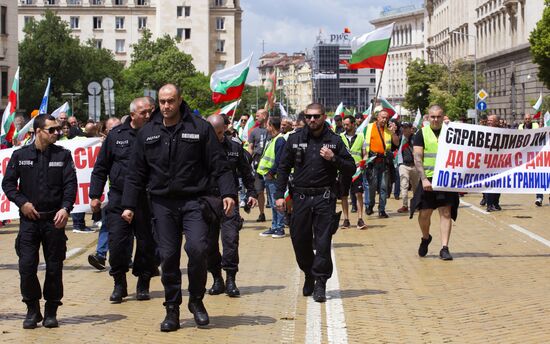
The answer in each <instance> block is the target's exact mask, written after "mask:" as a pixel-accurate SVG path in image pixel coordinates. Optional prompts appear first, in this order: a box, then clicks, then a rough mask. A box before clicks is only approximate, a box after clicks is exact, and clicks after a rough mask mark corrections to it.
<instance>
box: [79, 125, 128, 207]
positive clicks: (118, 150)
mask: <svg viewBox="0 0 550 344" xmlns="http://www.w3.org/2000/svg"><path fill="white" fill-rule="evenodd" d="M130 122H131V119H130V118H129V117H128V119H127V120H126V121H125V122H124V123H122V124H120V125H117V126H116V127H114V128H113V129H111V131H110V132H109V134H108V135H107V137H106V138H105V141H104V142H103V145H102V146H101V150H100V151H99V155H98V157H97V160H96V162H95V165H94V169H93V171H92V175H91V177H90V193H89V194H90V199H95V198H98V199H99V198H100V197H101V195H102V194H103V189H104V187H105V183H106V182H107V177H109V189H110V190H115V191H117V192H120V193H122V192H123V190H124V181H125V179H126V175H127V173H128V166H129V165H130V156H131V153H132V147H133V145H134V142H135V140H136V135H137V130H136V129H134V128H132V126H131V125H130Z"/></svg>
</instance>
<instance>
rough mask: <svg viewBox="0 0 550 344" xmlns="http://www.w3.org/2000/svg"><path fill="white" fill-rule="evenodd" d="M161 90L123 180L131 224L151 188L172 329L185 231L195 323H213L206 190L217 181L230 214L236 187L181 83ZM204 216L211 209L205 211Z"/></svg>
mask: <svg viewBox="0 0 550 344" xmlns="http://www.w3.org/2000/svg"><path fill="white" fill-rule="evenodd" d="M158 94H159V98H158V99H159V105H160V106H159V108H158V109H157V110H155V112H153V114H152V115H151V120H150V121H149V122H148V123H147V124H145V126H143V128H142V129H141V130H140V131H139V132H138V134H137V136H136V141H135V144H134V149H133V153H132V157H131V159H130V165H129V169H128V170H129V171H128V172H129V173H128V175H127V177H126V181H125V185H124V194H123V197H122V205H123V209H125V210H124V212H123V213H122V217H123V219H124V220H126V221H127V222H132V221H133V219H134V214H137V213H138V212H139V211H140V209H139V207H138V204H137V200H138V199H139V195H140V194H142V193H143V192H145V190H146V189H147V190H148V191H149V193H150V198H151V210H152V212H153V219H154V220H153V221H154V228H155V240H156V243H157V246H158V253H159V255H160V259H161V262H162V284H163V286H164V294H165V302H164V306H165V307H166V317H165V319H164V321H163V322H162V323H161V325H160V329H161V331H163V332H168V331H176V330H177V329H179V328H180V322H179V315H180V313H179V306H180V304H181V303H182V292H181V270H180V257H181V245H182V241H183V237H182V235H184V236H185V251H186V253H187V256H188V258H189V260H188V264H187V276H188V278H189V303H188V308H189V311H190V312H191V313H193V315H194V318H195V322H196V324H197V325H199V326H205V325H207V324H208V323H209V322H210V319H209V317H208V313H207V312H206V309H205V307H204V304H203V302H202V299H203V297H204V294H205V292H206V279H207V255H208V229H209V224H208V223H207V222H206V221H205V216H203V209H206V205H205V201H206V200H207V199H206V198H205V196H207V195H209V193H210V189H211V183H212V182H214V183H215V182H217V184H218V188H219V193H220V195H221V198H222V204H223V205H222V206H223V210H224V212H225V215H226V216H230V215H231V214H233V208H234V206H235V200H236V199H237V189H236V187H235V185H234V176H233V173H232V172H231V170H230V169H229V166H228V164H227V158H226V155H225V153H224V151H223V148H222V146H221V144H220V142H219V140H218V138H217V136H216V134H215V132H214V129H213V128H212V126H211V125H210V124H209V123H208V122H206V121H204V120H202V119H201V118H200V117H198V116H195V115H193V114H191V110H190V109H189V106H188V105H187V103H186V102H185V101H183V99H182V97H181V90H180V89H179V87H177V86H175V85H173V84H167V85H164V86H163V87H162V88H161V89H160V90H159V92H158ZM220 207H221V206H220ZM215 210H218V209H215ZM204 214H205V215H210V214H211V213H210V212H206V210H205V212H204ZM209 219H210V218H209Z"/></svg>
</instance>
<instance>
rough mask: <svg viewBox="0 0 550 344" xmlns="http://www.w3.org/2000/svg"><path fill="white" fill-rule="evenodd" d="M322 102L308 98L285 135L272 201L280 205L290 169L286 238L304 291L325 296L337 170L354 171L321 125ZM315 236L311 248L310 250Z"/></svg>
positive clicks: (281, 207) (347, 175) (343, 149)
mask: <svg viewBox="0 0 550 344" xmlns="http://www.w3.org/2000/svg"><path fill="white" fill-rule="evenodd" d="M326 118H327V116H326V114H325V108H324V106H323V105H321V104H318V103H313V104H310V105H308V106H307V108H306V111H305V119H306V126H305V127H304V128H303V129H302V130H300V131H297V132H295V133H294V134H291V135H289V137H288V141H287V143H286V145H285V146H284V148H283V152H282V154H281V159H280V163H279V167H278V169H277V192H276V193H275V199H276V202H275V204H276V206H277V209H278V210H279V211H283V210H284V208H285V200H284V193H285V191H286V188H287V186H288V177H289V175H290V172H291V170H292V168H294V172H293V182H292V200H293V212H292V213H293V216H292V219H291V223H290V237H291V238H292V245H293V247H294V253H295V255H296V261H297V262H298V266H299V267H300V269H301V270H302V271H303V272H304V273H305V283H304V287H303V290H302V293H303V295H304V296H310V295H312V294H313V299H314V300H315V301H317V302H325V301H326V281H327V280H328V279H329V278H330V276H331V275H332V259H331V255H330V246H331V240H332V235H333V234H334V232H335V230H334V226H336V228H337V226H338V222H337V221H338V220H336V219H335V210H336V194H335V193H334V189H335V186H336V185H335V184H336V176H337V174H338V171H340V173H342V175H343V176H344V177H345V178H351V176H352V175H353V173H354V172H355V162H354V161H353V158H352V157H351V155H350V153H349V152H348V150H347V149H346V146H345V144H344V142H343V141H342V139H341V138H340V137H339V136H338V135H336V134H335V133H334V132H332V130H330V128H329V126H328V125H327V124H325V120H326ZM314 238H315V248H316V252H315V253H314V252H313V239H314Z"/></svg>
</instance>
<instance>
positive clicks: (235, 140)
mask: <svg viewBox="0 0 550 344" xmlns="http://www.w3.org/2000/svg"><path fill="white" fill-rule="evenodd" d="M231 140H232V141H234V142H237V143H239V144H242V143H243V142H242V141H241V140H239V138H238V137H235V136H233V137H232V138H231Z"/></svg>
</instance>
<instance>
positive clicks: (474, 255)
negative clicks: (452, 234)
mask: <svg viewBox="0 0 550 344" xmlns="http://www.w3.org/2000/svg"><path fill="white" fill-rule="evenodd" d="M451 255H452V256H453V258H455V259H456V258H546V257H550V253H547V254H492V253H487V252H452V251H451ZM426 258H434V259H439V255H437V254H430V255H427V256H426Z"/></svg>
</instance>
